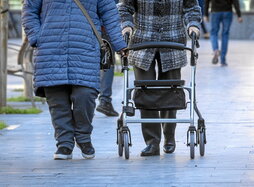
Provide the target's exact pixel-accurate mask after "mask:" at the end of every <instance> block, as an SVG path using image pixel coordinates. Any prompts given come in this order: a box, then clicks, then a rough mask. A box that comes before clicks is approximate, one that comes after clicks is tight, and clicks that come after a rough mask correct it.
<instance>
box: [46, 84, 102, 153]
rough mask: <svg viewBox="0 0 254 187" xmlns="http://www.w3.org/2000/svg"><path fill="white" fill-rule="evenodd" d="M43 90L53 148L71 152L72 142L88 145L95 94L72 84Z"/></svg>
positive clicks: (91, 90)
mask: <svg viewBox="0 0 254 187" xmlns="http://www.w3.org/2000/svg"><path fill="white" fill-rule="evenodd" d="M44 90H45V95H46V99H47V103H48V105H49V111H50V114H51V119H52V124H53V126H54V129H55V139H56V141H57V144H56V146H57V147H63V146H64V147H68V148H69V149H71V150H72V149H73V147H74V145H75V143H74V142H75V141H76V142H77V143H86V142H90V141H91V133H92V130H93V126H92V120H93V116H94V109H95V105H96V103H95V100H96V98H97V96H98V92H97V91H96V90H95V89H92V88H88V87H84V86H74V85H61V86H52V87H45V88H44Z"/></svg>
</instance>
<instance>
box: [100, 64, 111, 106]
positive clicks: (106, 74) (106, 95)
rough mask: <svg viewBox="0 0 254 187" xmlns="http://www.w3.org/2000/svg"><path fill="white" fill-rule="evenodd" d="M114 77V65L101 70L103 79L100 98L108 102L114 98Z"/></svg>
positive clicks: (101, 79) (101, 78)
mask: <svg viewBox="0 0 254 187" xmlns="http://www.w3.org/2000/svg"><path fill="white" fill-rule="evenodd" d="M113 78H114V67H111V68H110V69H107V70H105V71H103V70H102V71H101V75H100V81H101V91H100V96H99V100H100V101H101V100H104V101H106V102H111V100H112V98H111V95H112V84H113Z"/></svg>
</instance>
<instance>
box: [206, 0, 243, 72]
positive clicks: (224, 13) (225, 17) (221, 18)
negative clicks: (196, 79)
mask: <svg viewBox="0 0 254 187" xmlns="http://www.w3.org/2000/svg"><path fill="white" fill-rule="evenodd" d="M210 6H211V32H210V34H211V36H210V38H211V43H212V48H213V53H214V54H213V58H212V64H217V63H218V62H219V56H220V63H221V66H222V67H224V66H227V65H228V63H227V60H226V55H227V51H228V40H229V34H230V27H231V23H232V20H233V12H232V7H233V6H234V8H235V10H236V14H237V16H238V22H239V23H241V22H242V21H243V19H242V17H241V11H240V5H239V0H223V1H222V0H205V21H207V22H208V21H209V8H210ZM220 26H222V32H221V50H219V44H218V33H219V30H220Z"/></svg>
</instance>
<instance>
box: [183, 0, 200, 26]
mask: <svg viewBox="0 0 254 187" xmlns="http://www.w3.org/2000/svg"><path fill="white" fill-rule="evenodd" d="M183 14H184V23H185V25H186V27H187V29H189V27H191V26H195V27H197V28H200V23H201V19H202V17H201V9H200V6H199V5H198V2H197V0H184V1H183Z"/></svg>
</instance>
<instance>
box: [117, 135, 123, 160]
mask: <svg viewBox="0 0 254 187" xmlns="http://www.w3.org/2000/svg"><path fill="white" fill-rule="evenodd" d="M118 155H119V156H123V133H122V132H120V131H118Z"/></svg>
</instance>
